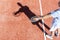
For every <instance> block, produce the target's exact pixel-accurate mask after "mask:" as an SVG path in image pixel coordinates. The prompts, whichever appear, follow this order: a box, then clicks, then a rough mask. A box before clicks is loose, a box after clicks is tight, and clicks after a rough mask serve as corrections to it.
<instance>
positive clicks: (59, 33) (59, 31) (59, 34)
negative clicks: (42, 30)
mask: <svg viewBox="0 0 60 40" xmlns="http://www.w3.org/2000/svg"><path fill="white" fill-rule="evenodd" d="M59 36H60V28H58V37H59Z"/></svg>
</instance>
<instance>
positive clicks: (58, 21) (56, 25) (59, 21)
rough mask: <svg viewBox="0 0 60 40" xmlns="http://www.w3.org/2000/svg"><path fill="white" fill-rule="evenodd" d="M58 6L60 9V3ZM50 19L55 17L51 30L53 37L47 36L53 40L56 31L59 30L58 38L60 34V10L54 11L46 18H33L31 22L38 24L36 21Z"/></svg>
mask: <svg viewBox="0 0 60 40" xmlns="http://www.w3.org/2000/svg"><path fill="white" fill-rule="evenodd" d="M58 6H59V7H60V1H59V2H58ZM50 17H53V20H52V21H53V22H52V27H51V29H50V30H49V31H50V32H51V36H49V35H46V37H48V38H50V39H53V36H54V32H55V31H56V30H58V36H59V34H60V8H59V9H57V10H54V11H52V12H51V13H50V14H48V15H45V16H41V17H40V16H38V17H37V16H35V17H32V18H31V20H32V22H36V21H39V20H40V19H47V18H50Z"/></svg>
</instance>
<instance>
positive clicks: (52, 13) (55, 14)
mask: <svg viewBox="0 0 60 40" xmlns="http://www.w3.org/2000/svg"><path fill="white" fill-rule="evenodd" d="M50 15H51V16H52V17H53V18H55V17H58V16H59V13H58V12H57V11H55V12H54V11H52V12H51V14H50Z"/></svg>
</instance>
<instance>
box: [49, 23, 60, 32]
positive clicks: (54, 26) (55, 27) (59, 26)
mask: <svg viewBox="0 0 60 40" xmlns="http://www.w3.org/2000/svg"><path fill="white" fill-rule="evenodd" d="M58 28H60V24H59V25H53V26H52V27H51V29H50V30H49V31H50V32H52V31H56V30H57V29H58Z"/></svg>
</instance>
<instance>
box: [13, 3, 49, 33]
mask: <svg viewBox="0 0 60 40" xmlns="http://www.w3.org/2000/svg"><path fill="white" fill-rule="evenodd" d="M17 4H18V6H20V7H21V8H19V10H18V11H16V12H15V13H14V15H17V14H20V13H19V12H24V13H25V15H26V16H27V17H28V18H29V19H31V18H32V17H33V16H36V15H35V14H34V13H33V12H32V11H31V10H30V9H29V7H28V6H23V5H22V4H21V3H19V2H18V3H17ZM39 22H40V23H41V24H42V21H41V20H39V21H38V22H35V23H32V24H35V25H37V27H39V29H40V30H41V31H42V32H45V33H46V34H47V32H46V31H44V30H43V28H42V27H41V26H40V25H39ZM44 26H45V27H46V28H47V29H48V30H49V29H50V28H49V27H48V26H47V25H46V24H45V23H44Z"/></svg>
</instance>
